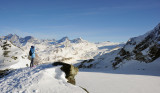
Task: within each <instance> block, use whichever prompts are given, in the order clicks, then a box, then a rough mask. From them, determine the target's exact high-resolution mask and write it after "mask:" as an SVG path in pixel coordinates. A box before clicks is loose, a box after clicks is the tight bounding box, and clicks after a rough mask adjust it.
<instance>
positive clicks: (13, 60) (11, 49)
mask: <svg viewBox="0 0 160 93" xmlns="http://www.w3.org/2000/svg"><path fill="white" fill-rule="evenodd" d="M26 64H29V60H28V56H27V54H26V53H25V52H24V51H23V50H21V49H20V48H18V47H16V46H14V45H13V44H12V43H10V42H9V41H7V40H0V69H1V70H2V69H7V68H21V67H26Z"/></svg>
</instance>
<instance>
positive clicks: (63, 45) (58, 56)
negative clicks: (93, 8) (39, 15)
mask: <svg viewBox="0 0 160 93" xmlns="http://www.w3.org/2000/svg"><path fill="white" fill-rule="evenodd" d="M0 39H2V40H10V41H11V42H12V43H13V44H14V45H16V46H18V47H20V48H22V49H23V50H24V51H25V52H26V53H28V51H29V49H30V46H32V45H34V46H35V47H36V54H37V55H38V56H39V58H40V60H41V61H42V62H43V63H46V62H54V61H63V62H68V63H76V62H78V61H77V60H87V59H93V57H94V56H97V55H102V54H104V53H106V52H109V51H110V50H112V49H114V48H120V47H121V46H122V45H123V44H122V45H121V44H120V43H112V42H105V43H103V42H102V43H96V44H95V43H90V42H88V41H86V40H83V39H82V38H77V39H73V40H70V39H69V38H68V37H63V38H62V39H60V40H55V39H53V40H39V39H36V38H34V37H32V36H27V37H24V38H21V37H19V36H17V35H12V34H9V35H7V36H3V37H0Z"/></svg>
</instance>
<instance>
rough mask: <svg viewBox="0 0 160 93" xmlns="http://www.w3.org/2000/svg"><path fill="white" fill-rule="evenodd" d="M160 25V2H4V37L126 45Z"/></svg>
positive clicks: (0, 4) (0, 24) (0, 2)
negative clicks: (83, 40)
mask: <svg viewBox="0 0 160 93" xmlns="http://www.w3.org/2000/svg"><path fill="white" fill-rule="evenodd" d="M158 23H160V0H0V36H4V35H7V34H9V33H12V34H17V35H19V36H21V37H24V36H28V35H31V36H34V37H36V38H40V39H47V38H48V39H52V38H55V39H60V38H62V37H64V36H68V37H69V38H70V39H74V38H78V37H82V38H83V39H85V40H88V41H90V42H103V41H112V42H126V41H127V40H128V39H129V38H131V37H135V36H139V35H142V34H144V33H146V32H147V31H150V30H152V29H153V28H154V27H155V26H156V25H157V24H158Z"/></svg>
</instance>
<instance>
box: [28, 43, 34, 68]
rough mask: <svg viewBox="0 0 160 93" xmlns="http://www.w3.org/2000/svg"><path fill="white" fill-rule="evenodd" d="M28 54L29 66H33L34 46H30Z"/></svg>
mask: <svg viewBox="0 0 160 93" xmlns="http://www.w3.org/2000/svg"><path fill="white" fill-rule="evenodd" d="M29 55H30V56H31V63H30V67H33V66H34V58H35V47H34V46H31V48H30V51H29Z"/></svg>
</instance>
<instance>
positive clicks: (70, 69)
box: [52, 62, 79, 85]
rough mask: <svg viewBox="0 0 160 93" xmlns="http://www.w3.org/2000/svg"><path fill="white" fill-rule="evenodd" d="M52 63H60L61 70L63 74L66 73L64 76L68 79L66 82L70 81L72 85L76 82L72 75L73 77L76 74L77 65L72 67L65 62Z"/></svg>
mask: <svg viewBox="0 0 160 93" xmlns="http://www.w3.org/2000/svg"><path fill="white" fill-rule="evenodd" d="M52 65H53V66H58V65H62V67H61V70H62V71H63V72H65V74H66V76H65V78H66V79H67V80H68V81H67V82H68V83H71V84H73V85H75V84H76V81H75V78H74V77H75V75H77V73H78V71H79V70H78V68H77V67H74V66H73V65H71V64H67V63H63V62H55V63H53V64H52Z"/></svg>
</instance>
